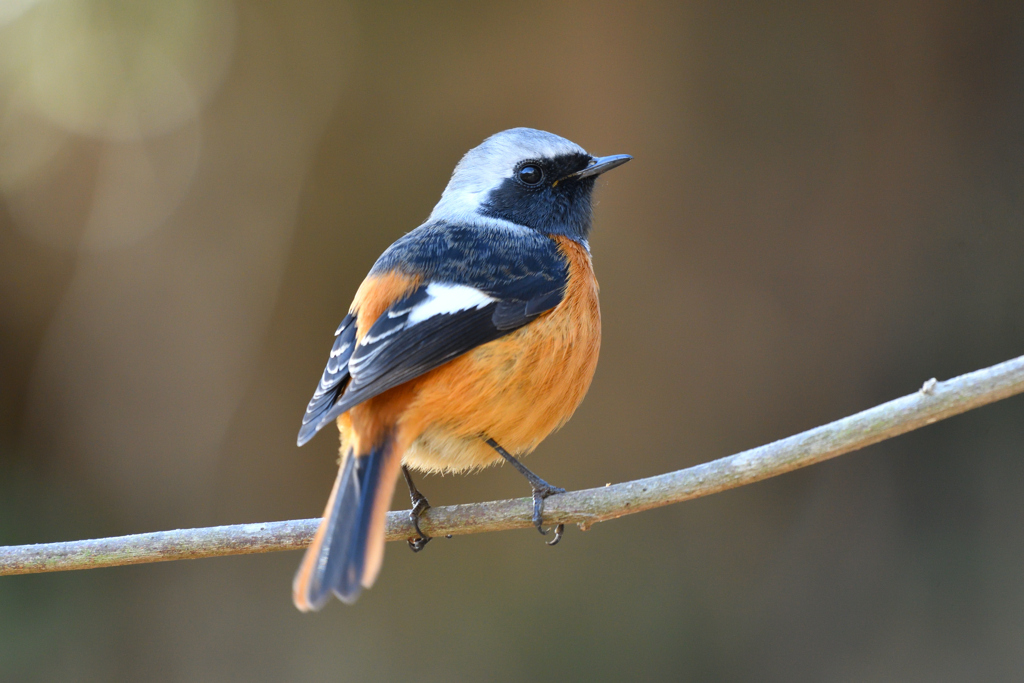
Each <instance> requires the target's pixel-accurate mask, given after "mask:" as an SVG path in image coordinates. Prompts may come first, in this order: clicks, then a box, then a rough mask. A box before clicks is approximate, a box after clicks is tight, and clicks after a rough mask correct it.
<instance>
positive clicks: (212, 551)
mask: <svg viewBox="0 0 1024 683" xmlns="http://www.w3.org/2000/svg"><path fill="white" fill-rule="evenodd" d="M1022 392H1024V356H1021V357H1019V358H1015V359H1013V360H1009V361H1006V362H1005V363H1000V364H999V365H994V366H992V367H990V368H985V369H983V370H978V371H976V372H971V373H968V374H966V375H961V376H960V377H956V378H954V379H951V380H948V381H945V382H937V381H935V380H934V379H931V380H928V381H927V382H925V383H924V386H922V387H921V389H920V390H919V391H916V392H914V393H913V394H910V395H908V396H904V397H902V398H898V399H895V400H893V401H889V402H888V403H883V404H882V405H879V406H876V407H874V408H870V409H868V410H865V411H863V412H860V413H857V414H855V415H851V416H850V417H846V418H843V419H841V420H837V421H835V422H831V423H829V424H827V425H823V426H821V427H816V428H814V429H811V430H808V431H806V432H801V433H800V434H796V435H794V436H790V437H788V438H785V439H781V440H779V441H775V442H773V443H770V444H767V445H765V446H760V447H758V448H753V449H750V450H747V451H743V452H741V453H737V454H736V455H731V456H728V457H725V458H720V459H718V460H712V461H711V462H707V463H704V464H701V465H697V466H695V467H689V468H686V469H683V470H678V471H676V472H669V473H667V474H662V475H659V476H656V477H649V478H647V479H638V480H636V481H629V482H624V483H621V484H615V485H609V486H604V487H602V488H596V489H587V490H583V491H570V492H568V493H564V494H561V495H558V496H553V497H551V498H549V499H548V500H547V501H546V502H545V508H544V519H545V521H546V522H548V523H550V524H555V523H565V524H578V525H579V526H580V528H582V529H584V530H585V529H587V528H589V527H590V526H591V525H592V524H595V523H596V522H603V521H606V520H609V519H616V518H617V517H622V516H624V515H629V514H633V513H636V512H641V511H643V510H649V509H651V508H655V507H661V506H662V505H671V504H672V503H679V502H682V501H684V500H690V499H691V498H698V497H700V496H706V495H709V494H712V493H717V492H719V491H725V490H727V489H731V488H736V487H738V486H744V485H746V484H752V483H754V482H756V481H761V480H762V479H767V478H769V477H774V476H777V475H779V474H783V473H785V472H790V471H792V470H795V469H798V468H800V467H806V466H807V465H813V464H815V463H818V462H821V461H823V460H828V459H829V458H834V457H836V456H839V455H843V454H844V453H849V452H850V451H855V450H858V449H860V448H864V447H865V446H870V445H872V444H875V443H878V442H879V441H883V440H885V439H890V438H892V437H894V436H898V435H900V434H905V433H906V432H909V431H912V430H915V429H918V428H920V427H924V426H925V425H929V424H931V423H933V422H937V421H939V420H943V419H945V418H947V417H951V416H953V415H958V414H960V413H964V412H967V411H968V410H971V409H973V408H977V407H980V406H983V405H986V404H988V403H993V402H995V401H999V400H1001V399H1004V398H1008V397H1010V396H1013V395H1015V394H1019V393H1022ZM532 510H533V505H532V501H531V499H529V498H517V499H514V500H501V501H494V502H490V503H473V504H469V505H454V506H448V507H434V508H431V509H430V510H429V511H428V512H427V513H426V515H424V517H423V518H422V519H421V520H420V527H421V528H422V529H423V531H424V532H425V533H427V534H429V535H431V536H444V535H446V534H453V535H461V534H474V533H483V532H487V531H502V530H505V529H523V528H527V527H530V526H531V522H530V517H531V514H532ZM318 523H319V520H318V519H304V520H294V521H288V522H267V523H264V524H239V525H234V526H219V527H209V528H204V529H178V530H175V531H160V532H154V533H148V534H135V535H132V536H118V537H115V538H103V539H96V540H88V541H71V542H67V543H47V544H40V545H23V546H7V547H0V576H3V575H7V574H32V573H39V572H53V571H64V570H70V569H92V568H97V567H113V566H117V565H126V564H141V563H145V562H163V561H168V560H184V559H196V558H200V557H217V556H222V555H244V554H250V553H264V552H270V551H275V550H294V549H299V548H303V547H305V546H306V545H308V544H309V541H310V539H311V538H312V536H313V532H314V531H315V530H316V526H317V524H318ZM413 535H414V531H413V528H412V525H411V524H410V523H409V517H408V511H401V512H391V513H389V514H388V520H387V539H388V540H389V541H397V540H402V539H406V538H409V537H411V536H413Z"/></svg>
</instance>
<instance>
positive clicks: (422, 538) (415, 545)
mask: <svg viewBox="0 0 1024 683" xmlns="http://www.w3.org/2000/svg"><path fill="white" fill-rule="evenodd" d="M410 497H411V498H412V510H410V511H409V521H410V522H412V525H413V527H414V528H415V529H416V537H415V538H410V539H408V543H409V548H410V549H411V550H412V551H413V552H414V553H418V552H419V551H421V550H423V549H424V548H425V547H426V546H427V543H430V539H431V538H432V536H427V535H426V534H425V533H423V531H422V530H421V529H420V517H422V516H423V513H425V512H426V511H427V510H429V509H430V503H429V502H427V498H426V496H424V495H423V494H422V493H420V492H419V491H416V492H415V493H411V492H410Z"/></svg>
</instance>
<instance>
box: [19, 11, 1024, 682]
mask: <svg viewBox="0 0 1024 683" xmlns="http://www.w3.org/2000/svg"><path fill="white" fill-rule="evenodd" d="M513 126H532V127H537V128H543V129H546V130H550V131H553V132H555V133H558V134H560V135H563V136H565V137H568V138H570V139H571V140H573V141H576V142H578V143H580V144H581V145H583V146H584V147H585V148H586V149H588V150H589V151H591V152H593V153H597V154H615V153H629V154H632V155H634V157H635V161H634V162H633V163H631V164H629V165H628V166H626V167H624V168H623V169H621V170H618V171H616V172H615V173H612V174H609V175H608V176H607V177H606V178H605V179H602V180H601V182H600V183H599V188H598V195H597V198H598V206H597V209H596V226H595V231H594V234H593V239H592V241H591V245H592V248H593V252H594V260H595V264H596V269H597V273H598V277H599V279H600V280H601V284H602V292H601V295H602V308H603V315H604V334H605V337H604V339H605V341H604V346H603V349H602V357H601V363H600V365H599V367H598V371H597V376H596V379H595V381H594V384H593V388H592V389H591V391H590V394H589V396H588V398H587V400H586V401H585V402H584V403H583V406H582V407H581V408H580V410H579V411H578V413H577V414H576V417H575V418H574V419H573V420H572V421H571V422H570V423H569V424H568V426H566V427H565V429H563V430H562V431H561V432H560V433H558V434H557V435H555V436H554V437H552V438H550V439H549V440H548V441H547V442H545V443H544V444H543V445H542V446H541V448H540V449H539V450H538V451H537V452H536V453H535V454H534V455H532V456H531V457H530V458H529V459H528V460H527V464H528V465H529V466H530V467H531V468H533V469H534V470H535V471H537V472H538V473H539V474H540V475H541V476H543V477H545V478H546V479H548V480H549V481H552V482H554V483H556V484H558V485H561V486H565V487H568V488H582V487H590V486H600V485H602V484H604V483H606V482H614V481H622V480H628V479H634V478H638V477H643V476H648V475H653V474H657V473H661V472H665V471H669V470H673V469H678V468H682V467H686V466H688V465H693V464H696V463H699V462H703V461H706V460H709V459H712V458H716V457H720V456H724V455H727V454H730V453H733V452H736V451H739V450H742V449H745V448H748V447H752V446H756V445H760V444H762V443H765V442H768V441H770V440H773V439H776V438H780V437H784V436H788V435H790V434H793V433H795V432H798V431H800V430H803V429H807V428H810V427H814V426H816V425H818V424H821V423H823V422H826V421H829V420H833V419H836V418H839V417H842V416H845V415H847V414H850V413H853V412H855V411H858V410H861V409H864V408H867V407H870V406H872V405H875V404H877V403H880V402H883V401H886V400H889V399H891V398H895V397H897V396H900V395H903V394H906V393H909V392H912V391H914V390H916V389H917V388H918V387H920V385H921V383H922V382H923V381H924V380H926V379H928V378H930V377H933V376H934V377H938V378H940V379H944V378H948V377H950V376H953V375H956V374H960V373H963V372H966V371H970V370H974V369H977V368H980V367H983V366H987V365H990V364H993V363H996V362H999V361H1003V360H1006V359H1008V358H1011V357H1014V356H1017V355H1019V354H1021V353H1022V352H1024V5H1022V4H1021V3H1020V2H1019V1H1018V2H1013V1H1011V2H1002V3H1000V2H988V3H967V2H896V3H890V2H868V3H863V2H837V3H828V4H825V5H821V4H815V3H774V4H765V3H758V2H748V3H719V2H686V3H677V2H660V3H659V2H649V3H643V2H638V3H629V4H628V5H627V4H620V3H558V4H549V3H540V2H518V3H514V4H509V3H500V4H499V3H493V4H486V3H475V4H469V3H465V4H458V5H455V4H447V3H378V2H342V1H336V0H332V1H330V2H297V3H271V2H245V3H243V2H232V1H231V0H170V1H167V2H161V3H132V2H124V1H115V0H41V1H34V0H6V2H3V3H2V4H0V544H21V543H35V542H45V541H58V540H72V539H79V538H91V537H99V536H107V535H119V534H126V533H134V532H143V531H154V530H162V529H171V528H179V527H189V526H208V525H217V524H230V523H240V522H256V521H267V520H279V519H294V518H308V517H314V516H316V515H318V514H320V512H321V511H322V508H323V505H324V501H325V500H326V497H327V494H328V492H329V489H330V487H331V484H332V482H333V478H334V474H335V458H336V449H337V441H336V436H335V435H334V434H333V433H332V432H325V433H323V434H321V435H320V436H319V437H318V438H317V439H315V440H314V441H313V442H312V443H310V444H309V445H308V446H307V447H305V448H303V449H301V450H299V449H297V448H296V447H295V435H296V432H297V429H298V426H299V421H300V418H301V416H302V412H303V410H304V408H305V405H306V402H307V400H308V399H309V396H310V395H311V393H312V391H313V389H314V388H315V386H316V383H317V380H318V379H319V376H320V372H321V370H322V368H323V365H324V363H325V361H326V358H327V352H328V350H329V348H330V345H331V343H332V337H331V335H332V333H333V332H334V329H335V327H336V325H337V323H338V321H339V320H340V319H341V317H342V316H343V315H344V313H345V311H346V309H347V306H348V304H349V302H350V300H351V297H352V295H353V293H354V292H355V289H356V287H357V285H358V283H359V282H360V280H361V279H362V277H363V276H364V274H365V273H366V271H367V270H368V269H369V267H370V266H371V265H372V263H373V261H374V259H375V258H376V257H377V255H378V254H379V253H380V252H381V251H382V250H383V249H384V248H385V247H386V246H387V245H388V244H390V243H391V242H392V241H393V240H394V239H396V238H397V237H398V236H400V235H401V234H403V233H404V232H406V231H408V230H410V229H412V228H414V227H415V226H417V225H418V224H419V223H420V222H421V221H422V220H423V219H424V218H425V217H426V216H427V215H428V213H429V212H430V209H431V208H432V206H433V204H434V203H435V202H436V201H437V199H438V197H439V196H440V193H441V191H442V189H443V188H444V186H445V183H446V182H447V180H448V177H449V175H450V173H451V170H452V168H453V167H454V165H455V163H456V162H457V161H458V159H459V158H460V156H461V155H462V154H463V153H464V152H465V151H466V150H468V149H469V148H471V147H473V146H474V145H476V144H478V143H479V142H480V141H481V140H482V139H483V138H485V137H486V136H488V135H490V134H492V133H494V132H497V131H499V130H502V129H505V128H509V127H513ZM1022 411H1024V398H1021V397H1018V398H1015V399H1011V400H1008V401H1004V402H1002V403H999V404H996V405H993V406H990V407H987V408H984V409H981V410H978V411H976V412H973V413H970V414H968V415H964V416H961V417H957V418H954V419H951V420H949V421H948V422H943V423H940V424H937V425H934V426H931V427H929V428H927V429H924V430H921V431H919V432H915V433H913V434H910V435H907V436H903V437H900V438H898V439H896V440H894V441H891V442H887V443H884V444H881V445H878V446H874V447H872V448H869V449H867V450H866V451H863V452H860V453H856V454H851V455H847V456H844V457H842V458H839V459H837V460H835V461H832V462H828V463H825V464H822V465H818V466H815V467H812V468H810V469H806V470H803V471H800V472H796V473H792V474H788V475H785V476H782V477H779V478H777V479H773V480H771V481H767V482H764V483H760V484H756V485H753V486H748V487H745V488H742V489H740V490H736V491H731V492H727V493H724V494H720V495H716V496H712V497H710V498H706V499H701V500H698V501H693V502H689V503H686V504H683V505H677V506H673V507H670V508H666V509H661V510H657V511H652V512H648V513H645V514H641V515H635V516H631V517H628V518H625V519H622V520H618V521H614V522H609V523H607V524H600V525H597V526H596V527H594V528H593V529H592V530H590V531H588V532H587V533H580V532H579V531H578V530H577V529H575V528H571V529H569V530H568V532H567V535H566V538H565V539H564V541H563V542H562V544H561V545H560V546H559V547H558V548H554V549H552V548H548V547H546V546H545V545H544V544H543V541H542V539H541V538H540V537H539V536H538V535H537V534H536V533H535V532H531V531H520V532H512V533H502V534H489V535H481V536H469V537H460V538H455V539H452V540H444V539H440V540H436V541H435V542H434V543H432V544H431V545H430V546H429V547H428V548H427V550H426V551H425V552H424V553H421V554H419V555H413V554H412V553H411V552H409V550H408V549H407V548H406V547H404V545H400V544H391V545H390V546H389V548H388V553H387V558H386V561H385V563H384V569H383V572H382V574H381V576H380V579H379V580H378V582H377V585H376V586H375V587H374V589H373V590H371V591H369V592H367V593H364V595H363V597H362V598H361V600H360V601H359V603H358V604H357V605H355V606H354V607H348V608H346V607H344V606H343V605H341V604H340V603H333V604H330V605H328V607H327V608H326V609H325V610H324V611H323V612H321V613H319V614H312V615H301V614H299V613H298V612H296V610H295V609H294V607H292V604H291V599H290V586H291V580H292V575H293V572H294V571H295V568H296V567H297V565H298V562H299V559H300V554H299V553H294V552H293V553H278V554H271V555H256V556H248V557H235V558H224V559H215V560H202V561H195V562H177V563H168V564H156V565H143V566H135V567H124V568H116V569H103V570H94V571H87V572H75V573H66V574H44V575H36V576H16V577H5V578H0V679H2V680H5V681H6V680H11V681H35V680H39V681H53V680H76V681H111V680H147V681H150V680H151V681H159V680H168V681H172V680H182V681H199V680H203V681H217V680H224V681H228V680H249V681H256V680H259V681H284V680H289V681H317V680H416V681H452V680H465V681H482V680H495V681H501V680H583V679H587V680H609V681H618V680H666V679H674V680H701V681H732V680H759V681H792V680H816V681H851V680H857V681H864V680H871V681H876V680H899V681H935V680H1020V678H1021V677H1022V676H1024V647H1022V643H1024V458H1022V457H1021V456H1022V449H1024V419H1022ZM399 488H400V489H401V488H402V487H399ZM421 488H422V489H423V490H424V492H425V493H426V495H427V496H428V497H429V499H430V501H431V502H432V503H435V504H439V505H441V504H454V503H458V502H468V501H477V500H490V499H496V498H504V497H511V496H525V495H526V494H527V493H528V491H527V490H526V487H525V484H524V482H523V481H522V479H521V478H520V477H519V475H518V474H516V473H515V472H514V471H512V470H511V469H510V468H507V467H506V468H495V469H491V470H487V471H485V472H483V473H480V474H478V475H475V476H460V477H451V476H449V477H426V478H423V479H422V481H421ZM407 504H408V503H407V499H406V497H405V493H404V492H403V491H399V493H398V494H397V497H396V502H395V506H396V508H397V507H406V506H407Z"/></svg>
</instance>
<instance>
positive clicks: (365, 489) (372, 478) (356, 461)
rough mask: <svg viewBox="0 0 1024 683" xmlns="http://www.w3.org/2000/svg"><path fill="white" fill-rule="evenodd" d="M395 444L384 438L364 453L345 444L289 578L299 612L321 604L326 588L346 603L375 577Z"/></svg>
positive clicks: (397, 458)
mask: <svg viewBox="0 0 1024 683" xmlns="http://www.w3.org/2000/svg"><path fill="white" fill-rule="evenodd" d="M396 450H397V449H395V448H394V445H393V442H392V441H391V439H387V440H385V442H384V443H383V444H381V445H380V446H378V447H376V448H374V449H373V450H371V451H370V452H369V453H368V454H365V455H354V454H353V453H352V451H351V450H350V451H349V453H348V455H347V456H346V457H345V461H344V462H343V463H342V464H341V469H339V470H338V478H337V479H336V480H335V482H334V490H333V491H331V497H330V498H329V499H328V500H327V508H326V509H325V510H324V518H323V521H322V522H320V527H319V528H318V529H317V531H316V535H315V536H313V542H312V543H311V544H310V546H309V548H308V549H307V550H306V556H305V557H304V558H303V559H302V564H301V565H300V566H299V571H298V573H297V574H296V575H295V581H294V583H293V584H292V600H293V601H294V602H295V606H296V607H298V608H299V609H300V610H302V611H303V612H309V611H310V610H318V609H320V608H321V607H323V606H324V605H325V604H327V601H328V600H329V599H330V597H331V593H334V594H335V595H337V596H338V597H339V598H340V599H341V600H342V602H347V603H350V604H351V603H353V602H355V601H356V598H358V597H359V593H360V592H362V590H363V588H369V587H370V586H372V585H373V582H374V581H375V580H376V579H377V574H378V573H379V572H380V566H381V562H383V560H384V524H385V521H386V519H387V512H388V508H389V507H390V506H391V498H392V496H393V495H394V492H395V483H396V481H397V480H398V470H399V465H400V464H401V461H402V457H401V453H397V452H395V451H396Z"/></svg>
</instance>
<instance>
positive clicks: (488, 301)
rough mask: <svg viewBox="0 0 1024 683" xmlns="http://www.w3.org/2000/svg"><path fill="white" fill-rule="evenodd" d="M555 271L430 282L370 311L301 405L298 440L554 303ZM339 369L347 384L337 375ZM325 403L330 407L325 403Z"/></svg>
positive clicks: (558, 280) (558, 286)
mask: <svg viewBox="0 0 1024 683" xmlns="http://www.w3.org/2000/svg"><path fill="white" fill-rule="evenodd" d="M557 275H558V277H553V276H552V274H551V273H550V272H549V273H545V274H544V276H543V277H535V278H525V279H521V280H517V281H515V282H514V283H509V286H506V287H503V288H501V289H500V290H499V289H498V288H497V287H491V288H489V290H490V291H483V290H481V289H477V288H475V287H471V286H469V285H462V284H453V283H440V282H433V283H428V284H426V285H423V286H421V287H420V288H419V289H417V290H416V291H414V292H413V293H412V294H410V295H409V296H407V297H406V298H404V299H402V300H400V301H398V302H396V303H395V304H393V305H392V306H391V308H389V309H388V310H387V311H385V312H384V313H383V314H381V316H380V317H379V318H377V320H376V322H374V324H373V325H372V326H371V327H370V329H369V330H367V332H366V334H365V335H364V336H363V338H362V339H361V340H360V341H358V342H356V343H354V344H352V343H350V344H349V345H348V346H347V347H346V350H345V351H342V352H340V353H339V354H338V356H337V358H338V359H341V358H343V357H344V358H345V359H346V360H347V368H342V367H336V369H335V371H334V372H332V373H331V374H330V376H328V371H326V370H325V372H324V379H322V380H321V382H320V387H318V388H317V393H316V394H314V396H313V400H312V401H311V402H310V408H308V409H307V411H306V419H304V420H303V426H302V430H301V431H300V432H299V445H302V444H303V443H305V442H306V441H308V440H309V439H310V438H311V437H312V436H313V434H315V433H316V432H317V431H318V430H319V429H320V428H322V427H323V426H324V425H326V424H328V423H330V422H331V421H332V420H334V419H335V418H337V417H338V415H341V414H342V413H344V412H346V411H348V410H350V409H351V408H352V407H354V406H356V405H358V404H360V403H362V402H363V401H366V400H367V399H370V398H373V397H374V396H377V395H378V394H381V393H383V392H385V391H387V390H388V389H391V388H393V387H396V386H398V385H399V384H403V383H405V382H408V381H409V380H411V379H413V378H415V377H419V376H420V375H422V374H424V373H426V372H428V371H430V370H433V369H434V368H436V367H438V366H439V365H442V364H444V363H446V362H448V361H450V360H452V359H453V358H456V357H457V356H461V355H462V354H464V353H466V352H467V351H469V350H471V349H473V348H475V347H477V346H480V345H481V344H486V343H487V342H489V341H493V340H495V339H498V338H499V337H502V336H504V335H506V334H508V333H509V332H512V331H513V330H516V329H518V328H520V327H522V326H523V325H526V324H527V323H529V322H530V321H532V320H534V319H535V318H536V317H537V316H539V315H541V314H542V313H544V312H546V311H549V310H551V309H552V308H554V307H555V306H557V305H558V304H559V303H561V301H562V297H563V294H564V291H565V283H566V277H567V272H566V271H565V270H563V272H561V273H558V274H557ZM524 280H526V281H524ZM502 290H503V291H502ZM352 327H354V324H353V325H352ZM342 334H344V333H342ZM339 339H340V336H339ZM352 340H353V342H354V336H353V337H352ZM335 348H336V349H337V348H339V344H337V343H336V344H335ZM332 354H333V352H332ZM345 354H349V355H347V356H346V355H345ZM333 360H334V357H332V361H333ZM330 368H331V364H328V370H330ZM343 373H344V374H345V375H346V376H347V379H348V381H347V383H343V382H342V379H341V378H342V374H343ZM328 396H330V397H331V398H328ZM328 402H330V407H329V409H328V408H325V406H327V405H328ZM314 404H315V405H314ZM317 417H318V419H317ZM306 420H308V422H307V421H306ZM314 420H315V421H314Z"/></svg>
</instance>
